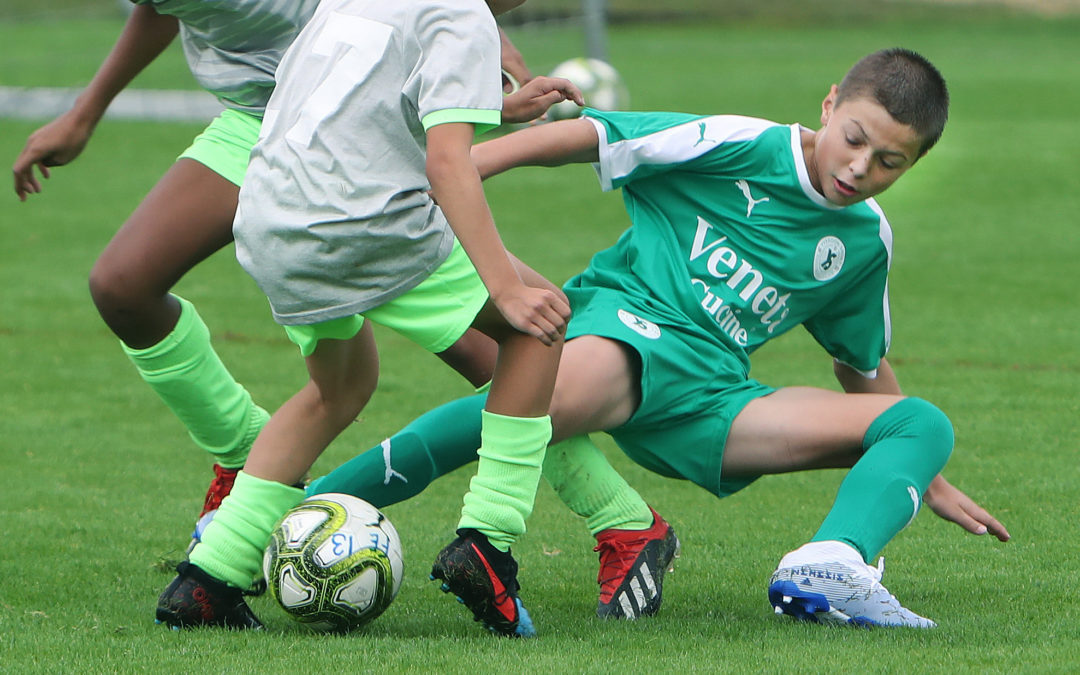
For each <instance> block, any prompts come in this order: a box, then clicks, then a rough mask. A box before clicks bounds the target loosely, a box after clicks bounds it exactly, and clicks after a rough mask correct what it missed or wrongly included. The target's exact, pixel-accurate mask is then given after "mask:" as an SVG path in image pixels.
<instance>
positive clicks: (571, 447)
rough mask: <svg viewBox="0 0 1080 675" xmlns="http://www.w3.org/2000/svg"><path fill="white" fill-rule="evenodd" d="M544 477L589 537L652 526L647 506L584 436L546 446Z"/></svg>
mask: <svg viewBox="0 0 1080 675" xmlns="http://www.w3.org/2000/svg"><path fill="white" fill-rule="evenodd" d="M544 478H545V479H546V480H547V482H548V483H549V484H550V485H551V487H552V488H553V489H554V490H555V492H556V493H557V494H558V495H559V498H560V499H562V500H563V503H565V504H566V505H567V506H568V507H570V510H571V511H573V512H574V513H576V514H578V515H579V516H583V517H584V518H585V524H586V525H588V527H589V532H590V533H592V535H593V536H596V534H597V533H599V532H602V531H603V530H607V529H610V528H618V529H620V530H646V529H648V528H650V527H652V524H653V517H652V511H650V510H649V505H648V504H646V503H645V500H644V499H642V498H641V495H639V494H638V493H637V491H636V490H634V488H632V487H630V485H629V484H628V483H627V482H626V481H625V480H624V479H623V477H622V476H620V475H619V473H618V472H617V471H615V469H613V468H612V467H611V464H609V463H608V461H607V457H605V456H604V453H602V452H600V449H599V448H597V447H596V445H595V444H594V443H593V442H592V439H590V438H589V437H588V436H584V435H583V436H575V437H574V438H568V439H567V440H565V441H562V442H561V443H556V444H555V445H552V446H550V447H549V448H548V449H547V456H546V457H545V458H544Z"/></svg>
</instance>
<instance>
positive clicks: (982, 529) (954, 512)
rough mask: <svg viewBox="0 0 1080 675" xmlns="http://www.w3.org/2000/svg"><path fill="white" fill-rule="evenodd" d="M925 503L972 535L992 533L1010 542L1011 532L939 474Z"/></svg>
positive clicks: (927, 492)
mask: <svg viewBox="0 0 1080 675" xmlns="http://www.w3.org/2000/svg"><path fill="white" fill-rule="evenodd" d="M923 502H924V503H925V504H926V505H927V506H929V507H930V509H931V510H932V511H933V512H934V513H936V514H937V515H939V516H941V517H942V518H944V519H945V520H948V521H951V522H954V523H956V524H957V525H959V526H960V527H962V528H964V529H965V530H967V531H968V532H970V533H972V534H987V533H990V534H992V535H994V536H995V537H997V539H998V541H1009V531H1008V530H1006V529H1005V526H1004V525H1002V524H1001V523H999V522H998V521H997V519H995V518H994V517H993V516H991V515H990V514H989V513H987V511H986V509H984V508H982V507H981V506H979V505H978V504H976V503H975V502H974V501H972V499H971V498H970V497H968V496H967V495H966V494H964V493H963V492H961V491H960V490H958V489H957V488H955V487H953V486H952V485H951V484H950V483H949V481H947V480H945V478H944V476H942V475H941V474H938V475H937V476H936V477H935V478H934V480H932V481H931V482H930V487H929V488H927V490H926V494H925V495H923Z"/></svg>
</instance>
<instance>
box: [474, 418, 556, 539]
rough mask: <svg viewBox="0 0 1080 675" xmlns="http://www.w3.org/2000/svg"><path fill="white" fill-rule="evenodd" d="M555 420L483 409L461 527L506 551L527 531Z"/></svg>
mask: <svg viewBox="0 0 1080 675" xmlns="http://www.w3.org/2000/svg"><path fill="white" fill-rule="evenodd" d="M550 440H551V418H550V417H548V416H547V415H545V416H543V417H508V416H506V415H497V414H495V413H491V412H488V411H487V410H485V411H483V427H482V431H481V444H480V449H479V450H478V451H477V455H479V457H480V462H479V464H478V465H477V467H476V475H475V476H473V479H472V481H471V482H470V483H469V491H468V492H467V493H466V494H465V504H464V506H463V507H462V509H461V520H460V521H459V522H458V528H459V529H461V528H472V529H474V530H477V531H478V532H480V533H481V534H483V535H484V536H486V537H487V538H488V541H490V542H491V544H492V545H493V546H495V548H497V549H499V550H500V551H508V550H509V549H510V546H511V544H513V543H514V541H515V540H516V539H517V538H518V537H520V536H521V535H522V534H524V532H525V520H526V519H527V518H528V517H529V515H530V514H531V513H532V509H533V502H534V501H535V500H536V488H537V486H538V485H539V483H540V472H541V467H542V466H543V463H544V450H545V448H547V444H548V441H550Z"/></svg>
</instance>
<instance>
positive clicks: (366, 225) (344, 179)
mask: <svg viewBox="0 0 1080 675" xmlns="http://www.w3.org/2000/svg"><path fill="white" fill-rule="evenodd" d="M277 81H278V84H277V88H276V89H275V91H274V94H273V96H271V98H270V101H269V103H268V104H267V107H266V114H265V117H264V118H263V125H262V131H261V133H260V135H259V141H258V142H257V143H256V144H255V147H254V149H253V150H252V153H251V162H250V164H249V166H248V171H247V176H246V177H245V180H244V185H243V187H242V188H241V191H240V201H239V206H238V208H237V213H236V221H235V223H234V226H233V232H234V234H235V236H236V255H237V259H238V260H239V261H240V264H241V265H242V266H243V267H244V269H245V270H247V271H248V272H249V273H250V274H251V275H252V276H253V277H254V278H255V281H256V282H257V283H258V284H259V287H260V288H262V290H263V292H264V293H266V295H267V297H268V298H269V300H270V305H271V308H272V310H273V313H274V318H275V319H276V320H277V321H278V322H279V323H283V324H307V323H318V322H322V321H328V320H331V319H336V318H340V317H343V316H348V315H350V314H357V313H362V312H364V311H365V310H368V309H371V308H372V307H376V306H378V305H381V304H383V303H385V302H387V301H389V300H392V299H393V298H395V297H397V296H398V295H401V294H402V293H404V292H406V291H408V290H410V289H411V288H413V287H415V286H416V285H417V284H419V283H420V282H421V281H423V280H424V279H425V278H427V277H428V276H429V275H430V274H431V273H432V272H433V271H434V270H435V269H436V268H438V266H439V265H440V264H442V262H443V261H444V260H445V259H446V257H447V256H448V255H449V254H450V250H451V248H452V247H453V243H454V236H453V233H452V231H451V230H450V227H449V224H448V223H447V222H446V219H445V217H444V216H443V214H442V211H441V210H439V207H438V206H436V205H435V203H434V202H433V201H432V199H431V197H430V196H429V195H428V190H429V189H430V185H429V183H428V179H427V173H426V166H425V164H426V155H427V153H426V147H427V137H426V130H427V129H428V128H430V127H432V126H434V125H437V124H442V123H448V122H468V123H472V124H475V125H477V126H478V127H484V128H486V127H490V126H494V125H497V124H498V123H499V119H500V111H501V108H502V88H501V78H500V75H499V35H498V29H497V28H496V25H495V19H494V17H493V16H492V14H491V11H490V10H489V9H488V7H487V5H486V3H485V2H483V0H454V1H453V2H446V1H441V2H433V1H431V0H399V1H397V2H384V1H382V0H377V1H376V0H324V1H323V2H322V3H321V4H320V6H319V8H318V10H317V11H316V13H315V15H314V16H313V17H312V19H311V21H310V22H309V23H308V25H307V27H306V28H305V29H304V30H303V31H302V32H301V34H300V36H299V37H298V38H297V39H296V42H295V43H294V44H293V46H292V47H291V48H290V49H289V50H288V51H287V52H286V54H285V56H284V58H283V59H282V61H281V66H280V67H279V69H278V73H277Z"/></svg>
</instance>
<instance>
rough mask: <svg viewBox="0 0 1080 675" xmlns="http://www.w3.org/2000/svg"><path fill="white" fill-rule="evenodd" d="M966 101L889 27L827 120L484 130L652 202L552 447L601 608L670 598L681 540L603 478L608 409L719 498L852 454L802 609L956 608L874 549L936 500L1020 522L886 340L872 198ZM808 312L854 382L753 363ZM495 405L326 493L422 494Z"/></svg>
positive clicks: (587, 119) (510, 162) (903, 618)
mask: <svg viewBox="0 0 1080 675" xmlns="http://www.w3.org/2000/svg"><path fill="white" fill-rule="evenodd" d="M947 110H948V93H947V89H946V86H945V82H944V79H943V78H942V77H941V75H940V73H939V72H938V71H937V69H936V68H934V66H933V65H932V64H930V63H929V62H928V61H927V60H926V59H924V58H923V57H921V56H919V55H918V54H915V53H913V52H910V51H907V50H903V49H890V50H884V51H880V52H876V53H874V54H871V55H869V56H867V57H865V58H863V59H862V60H860V61H859V62H858V63H856V64H855V65H854V66H853V67H852V69H851V70H850V71H849V72H848V73H847V75H846V76H845V78H844V79H843V81H842V82H841V84H840V85H839V86H833V87H832V88H831V89H830V90H829V92H828V94H827V96H826V97H825V99H824V101H823V102H822V107H821V125H822V126H821V128H820V129H819V130H817V131H812V130H810V129H807V128H804V127H802V126H800V125H797V124H795V125H780V124H776V123H773V122H769V121H765V120H760V119H754V118H747V117H739V116H730V115H720V116H695V115H684V114H673V113H604V112H598V111H594V110H587V111H586V112H585V115H584V118H583V119H579V120H573V121H566V122H559V123H555V124H549V125H544V126H541V127H534V128H530V129H525V130H522V131H519V132H516V133H514V134H511V135H508V136H505V137H502V138H499V139H496V140H493V141H490V142H487V143H482V144H480V145H478V146H476V147H474V149H473V157H474V159H475V161H476V164H477V166H478V168H479V169H480V171H481V174H482V175H483V176H485V177H486V176H491V175H494V174H497V173H499V172H501V171H504V170H506V169H509V168H511V167H515V166H523V165H543V166H556V165H561V164H565V163H568V162H594V163H596V167H597V172H598V174H599V178H600V181H601V184H602V186H603V187H604V188H605V189H614V188H622V190H623V198H624V201H625V204H626V209H627V211H628V213H629V215H630V218H631V221H632V225H633V226H632V227H631V228H629V229H628V230H627V231H626V232H624V233H623V235H622V236H621V237H620V239H619V241H618V242H617V243H616V244H615V245H614V246H612V247H611V248H609V249H607V250H605V251H602V252H600V253H599V254H597V255H596V256H595V257H594V258H593V260H592V262H591V263H590V265H589V267H588V269H586V270H585V272H583V273H582V274H580V275H578V276H576V277H574V278H573V279H571V280H570V281H569V282H568V283H567V284H566V286H565V287H564V290H565V291H566V294H567V296H568V297H569V299H570V301H571V306H572V309H573V311H574V316H573V319H572V320H571V321H570V324H569V327H568V330H567V344H566V347H565V349H564V351H563V356H562V361H561V363H560V366H559V371H558V376H557V379H556V386H555V391H554V395H553V398H552V405H551V409H550V411H551V417H552V425H553V435H552V441H553V443H556V444H555V445H552V446H551V447H550V448H549V450H548V454H547V458H546V461H545V466H544V475H545V477H546V478H547V479H548V480H549V482H550V483H551V484H552V486H553V487H554V488H555V490H556V491H557V492H558V493H559V495H560V497H561V498H562V499H563V500H564V501H565V502H566V503H567V504H568V505H569V506H570V507H571V508H572V509H574V510H575V511H576V512H578V513H579V514H581V515H583V516H584V517H585V518H586V522H587V524H588V526H589V528H590V530H591V531H592V533H593V534H594V535H595V536H596V537H597V539H598V544H599V545H598V547H597V550H598V551H600V562H601V572H600V577H599V581H600V583H601V596H600V604H599V607H598V613H599V614H600V615H601V616H622V617H628V618H633V617H636V616H639V615H645V614H652V613H655V611H656V610H657V609H658V608H659V605H660V597H661V596H660V593H661V590H662V589H661V583H662V580H663V578H662V575H663V572H664V570H665V568H666V566H667V563H668V562H670V560H671V558H672V556H673V555H674V554H675V550H676V549H677V540H676V539H675V538H674V535H673V534H672V533H671V531H670V527H668V526H667V525H666V524H665V523H663V521H662V519H660V518H659V517H658V516H655V514H652V513H651V511H650V510H649V509H648V507H647V506H646V505H645V503H644V502H643V501H641V498H640V496H638V495H637V494H636V493H635V492H634V491H633V490H631V489H630V488H629V486H627V485H626V484H625V483H620V482H619V481H618V480H617V479H615V480H604V481H600V480H586V479H584V478H583V477H584V476H589V475H592V476H596V475H600V472H599V471H593V470H592V469H593V468H595V467H602V466H603V465H604V464H605V463H606V462H605V460H604V458H603V457H602V455H601V454H600V453H599V451H598V450H597V449H596V448H595V446H593V445H592V444H591V443H590V442H589V441H588V438H587V436H585V435H584V434H587V433H589V432H592V431H606V432H607V433H609V434H610V435H611V436H612V437H613V438H614V440H615V441H616V442H617V443H618V445H619V447H620V448H621V449H622V450H623V451H624V452H626V454H627V455H628V456H630V457H631V458H632V459H634V460H635V461H636V462H638V463H639V464H641V465H643V466H645V467H647V468H649V469H651V470H653V471H655V472H657V473H660V474H662V475H665V476H670V477H675V478H681V479H685V480H689V481H692V482H694V483H696V484H698V485H700V486H701V487H703V488H705V489H706V490H709V491H710V492H712V493H713V494H715V495H717V496H719V497H724V496H726V495H729V494H731V493H733V492H735V491H737V490H739V489H741V488H743V487H745V486H746V485H748V484H749V483H750V482H752V481H753V480H755V479H756V478H758V477H759V476H761V475H764V474H770V473H785V472H790V471H799V470H808V469H820V468H832V467H851V470H850V472H849V473H848V475H847V477H846V478H845V480H844V481H843V483H842V485H841V487H840V489H839V492H838V494H837V496H836V500H835V502H834V504H833V507H832V509H831V510H830V511H829V513H828V515H827V516H826V518H825V520H824V522H823V523H822V524H821V527H820V529H819V530H818V531H817V533H816V534H815V535H814V536H813V537H812V538H811V541H810V542H809V543H807V544H806V545H804V546H802V547H800V548H798V549H796V550H794V551H792V552H791V553H788V554H787V555H785V556H784V557H783V558H782V559H781V560H780V562H779V564H778V566H777V568H776V570H775V572H774V573H773V576H772V579H771V581H770V584H769V588H768V594H769V598H770V602H771V603H772V604H773V606H774V607H775V608H776V610H777V612H778V613H783V614H788V615H792V616H795V617H797V618H800V619H809V620H817V621H827V622H843V623H852V624H874V625H885V626H913V627H931V626H933V625H934V623H933V622H932V621H930V620H929V619H926V618H924V617H921V616H919V615H917V614H915V613H914V612H911V611H910V610H908V609H906V608H904V607H903V606H902V605H901V604H900V603H899V602H898V601H897V600H896V598H895V597H893V596H892V595H891V594H890V593H889V592H888V591H887V590H886V589H885V588H884V587H883V586H882V585H881V583H880V578H881V567H880V566H878V567H877V568H875V567H871V566H870V565H869V564H868V563H869V561H870V560H872V559H873V557H874V556H875V555H876V554H877V553H878V552H879V551H880V550H881V549H882V548H883V547H884V546H885V544H886V543H887V542H888V541H889V540H890V539H891V538H892V537H893V536H895V535H896V534H897V533H898V532H899V531H900V530H901V529H902V528H903V527H905V526H906V525H907V524H908V523H909V522H910V521H911V520H912V519H913V518H914V516H915V514H916V513H917V512H918V509H919V507H920V506H921V504H922V503H923V502H924V501H925V503H926V504H928V505H929V506H930V507H931V508H932V509H933V510H934V512H935V513H937V514H938V515H939V516H941V517H943V518H945V519H947V520H951V521H953V522H956V523H957V524H959V525H960V526H961V527H963V528H964V529H966V530H968V531H969V532H972V533H974V534H984V533H987V532H989V533H991V534H993V535H994V536H996V537H997V538H998V539H999V540H1001V541H1006V540H1007V539H1008V538H1009V535H1008V532H1007V531H1006V529H1005V528H1004V527H1003V526H1002V525H1001V524H1000V523H999V522H998V521H997V520H995V519H994V518H993V517H992V516H991V515H990V514H989V513H987V512H986V511H985V510H983V509H982V508H981V507H979V506H978V505H977V504H975V503H974V502H973V501H972V500H971V499H969V498H968V497H967V496H966V495H964V493H962V492H961V491H960V490H958V489H957V488H955V487H953V486H952V485H950V484H949V483H948V482H947V481H946V480H945V479H944V478H943V477H942V476H941V474H940V472H941V470H942V468H943V467H944V465H945V463H946V460H947V459H948V457H949V455H950V453H951V451H952V447H953V430H952V425H951V423H950V422H949V420H948V418H947V417H946V416H945V415H944V414H943V413H942V412H941V411H940V410H938V409H937V408H936V407H934V406H933V405H931V404H930V403H927V402H926V401H923V400H921V399H917V398H907V397H905V396H904V395H903V394H902V393H901V390H900V386H899V384H898V381H897V379H896V377H895V375H894V373H893V370H892V368H891V367H890V366H889V363H888V361H887V360H886V359H885V354H886V351H887V350H888V347H889V340H890V332H891V326H890V316H889V302H888V293H887V274H888V269H889V265H890V263H891V257H892V230H891V228H890V226H889V223H888V221H887V220H886V218H885V216H884V214H883V213H882V211H881V209H880V208H879V207H878V205H877V203H876V202H875V201H874V199H873V198H874V196H875V195H877V194H880V193H881V192H883V191H884V190H886V189H887V188H888V187H889V186H891V185H892V184H893V183H894V182H895V181H896V180H897V179H899V178H900V176H902V175H903V174H904V173H905V172H906V171H907V170H908V169H910V168H911V167H912V166H913V165H914V164H915V163H916V161H917V160H918V159H919V158H921V157H922V156H923V155H924V154H925V153H926V152H927V151H928V150H929V149H930V148H931V147H932V146H933V145H934V143H935V142H936V141H937V140H938V138H939V136H940V134H941V132H942V130H943V128H944V125H945V121H946V117H947ZM797 325H802V326H804V327H805V328H806V329H807V330H808V331H809V332H810V333H811V334H812V335H813V336H814V338H815V339H816V340H817V342H818V343H820V344H821V345H822V347H824V349H825V350H826V352H827V353H828V354H829V355H830V356H831V357H832V358H833V360H834V372H835V375H836V378H837V380H838V381H839V383H840V385H841V386H842V388H843V389H844V392H845V393H839V392H835V391H829V390H824V389H817V388H811V387H785V388H779V389H775V388H773V387H770V386H767V385H765V384H761V383H759V382H757V381H755V380H753V379H751V378H750V377H749V366H750V361H749V357H750V354H751V353H752V352H753V351H754V350H755V349H757V348H758V347H760V346H761V345H762V344H764V343H765V342H766V341H767V340H769V339H771V338H774V337H777V336H779V335H781V334H783V333H784V332H786V331H787V330H790V329H791V328H794V327H795V326H797ZM480 404H481V399H480V398H479V397H476V398H474V399H463V400H461V401H456V402H454V403H451V404H448V406H445V407H444V409H437V410H435V411H433V412H432V413H428V415H426V416H424V417H422V418H420V419H419V420H417V421H416V422H414V423H413V424H412V425H410V427H408V428H407V429H406V431H405V432H402V433H401V434H399V435H397V436H394V437H393V438H390V439H388V440H387V441H385V442H383V443H382V444H381V446H380V447H379V448H375V449H373V450H371V451H369V452H368V453H365V454H363V455H361V456H360V457H358V458H356V459H354V460H352V461H350V462H349V463H347V464H345V465H344V466H342V467H340V468H339V469H338V470H336V471H335V472H333V473H331V474H330V475H328V476H326V477H324V478H322V479H320V480H318V481H316V482H315V483H313V484H312V485H311V486H310V487H309V491H311V492H330V491H336V492H349V493H352V494H355V495H358V496H360V497H363V498H365V499H369V500H371V501H373V502H374V503H376V505H379V506H382V505H385V504H387V503H392V502H393V501H397V500H399V499H402V498H406V497H408V496H409V495H410V494H415V493H416V492H418V491H419V490H421V489H422V488H423V486H424V485H425V484H426V483H424V481H425V480H430V479H433V478H434V477H435V476H437V475H440V474H441V473H444V472H445V471H448V470H450V469H452V468H454V467H456V466H459V465H460V464H461V463H464V462H466V461H468V460H469V459H470V458H471V456H472V452H471V448H474V447H476V445H475V443H476V439H475V437H476V432H475V426H476V422H475V420H476V415H475V410H476V408H477V406H478V405H480ZM447 419H452V420H453V424H454V426H449V425H448V424H447V423H446V420H447ZM467 420H473V421H472V425H471V426H472V428H469V427H468V426H467V425H466V421H467ZM450 429H456V430H457V431H450ZM559 441H562V442H559ZM396 476H404V477H407V479H408V482H407V483H404V482H401V481H398V480H395V477H396ZM406 486H407V487H406ZM406 490H407V491H406ZM628 514H630V519H628ZM635 530H636V531H637V532H636V534H637V535H638V536H637V537H636V538H635V537H633V534H634V531H635Z"/></svg>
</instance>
